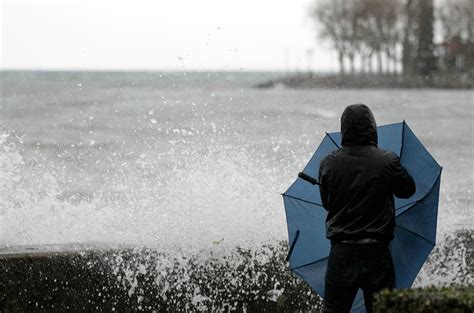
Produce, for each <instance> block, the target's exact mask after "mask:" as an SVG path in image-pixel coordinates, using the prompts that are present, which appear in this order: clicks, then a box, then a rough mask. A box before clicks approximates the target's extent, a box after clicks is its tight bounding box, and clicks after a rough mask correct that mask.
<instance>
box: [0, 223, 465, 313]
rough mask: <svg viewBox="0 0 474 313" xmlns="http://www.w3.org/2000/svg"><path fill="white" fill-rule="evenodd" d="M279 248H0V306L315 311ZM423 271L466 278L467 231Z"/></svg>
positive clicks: (315, 303) (283, 246) (314, 299)
mask: <svg viewBox="0 0 474 313" xmlns="http://www.w3.org/2000/svg"><path fill="white" fill-rule="evenodd" d="M287 251H288V250H287V243H286V242H276V243H272V244H269V245H264V246H260V247H256V248H254V249H242V248H238V247H236V248H235V249H234V250H232V251H230V252H228V253H226V254H222V253H220V254H217V253H216V254H214V253H213V252H212V251H211V252H207V253H206V254H205V255H183V254H181V255H178V254H176V253H174V254H170V253H166V252H160V251H157V250H153V249H149V248H137V247H134V248H130V247H114V248H110V247H109V248H107V247H106V246H103V247H99V246H93V245H91V246H82V248H81V246H80V245H78V246H76V247H74V248H71V246H68V247H60V246H55V247H54V248H51V247H48V246H43V247H30V248H25V247H21V248H19V249H8V250H1V249H0V312H2V313H3V312H198V311H204V312H210V311H211V312H216V311H219V312H243V311H246V312H297V311H300V312H318V311H320V309H321V300H320V298H319V297H318V296H317V295H316V294H315V293H314V292H313V291H312V290H311V289H310V288H309V287H308V286H307V285H306V283H304V282H303V281H302V280H300V279H299V278H298V277H296V276H295V275H294V274H292V273H291V272H290V271H289V269H288V264H287V263H286V262H285V258H286V254H287ZM449 275H452V278H449V277H450V276H449ZM425 276H426V277H428V279H431V278H430V277H438V278H439V277H448V278H447V280H448V281H449V282H451V281H450V280H452V283H453V284H464V285H465V284H472V281H473V280H474V232H473V231H472V230H465V231H460V232H457V233H455V234H453V235H450V236H449V237H448V238H445V239H443V241H442V243H440V244H439V245H438V246H437V247H436V248H435V250H434V251H433V253H432V255H431V256H430V260H428V266H427V269H426V272H425ZM424 283H425V284H426V282H424Z"/></svg>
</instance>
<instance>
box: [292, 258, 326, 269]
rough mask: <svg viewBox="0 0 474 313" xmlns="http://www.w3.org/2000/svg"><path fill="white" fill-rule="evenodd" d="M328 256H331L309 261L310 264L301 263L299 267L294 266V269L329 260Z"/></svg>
mask: <svg viewBox="0 0 474 313" xmlns="http://www.w3.org/2000/svg"><path fill="white" fill-rule="evenodd" d="M328 258H329V257H324V258H322V259H319V260H317V261H314V262H311V263H308V264H304V265H300V266H298V267H295V268H292V270H297V269H299V268H302V267H305V266H309V265H313V264H316V263H319V262H322V261H325V260H327V259H328Z"/></svg>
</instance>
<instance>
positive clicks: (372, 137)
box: [341, 103, 377, 146]
mask: <svg viewBox="0 0 474 313" xmlns="http://www.w3.org/2000/svg"><path fill="white" fill-rule="evenodd" d="M341 134H342V141H341V143H342V145H343V146H366V145H374V146H376V145H377V124H376V123H375V118H374V115H373V114H372V111H370V109H369V107H368V106H366V105H365V104H361V103H358V104H352V105H350V106H348V107H347V108H346V109H345V110H344V112H343V113H342V116H341Z"/></svg>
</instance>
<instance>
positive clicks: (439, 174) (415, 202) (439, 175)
mask: <svg viewBox="0 0 474 313" xmlns="http://www.w3.org/2000/svg"><path fill="white" fill-rule="evenodd" d="M442 170H443V168H442V167H440V170H439V172H438V177H437V178H436V180H435V182H434V184H433V185H432V186H431V188H430V190H428V192H427V193H426V194H425V195H424V196H423V197H421V198H420V199H418V200H415V201H413V202H410V203H408V204H405V205H402V206H401V207H399V208H396V209H395V210H400V209H403V208H405V207H407V206H410V205H412V204H417V203H419V202H421V201H423V200H425V198H426V197H428V195H429V194H430V193H431V192H432V191H433V189H434V188H435V186H436V184H437V183H438V181H439V179H440V178H441V172H442ZM404 213H405V212H403V213H402V214H404Z"/></svg>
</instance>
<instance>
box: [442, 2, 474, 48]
mask: <svg viewBox="0 0 474 313" xmlns="http://www.w3.org/2000/svg"><path fill="white" fill-rule="evenodd" d="M436 13H437V14H436V15H437V17H438V20H439V21H440V23H441V36H442V38H443V41H444V42H449V41H451V40H452V39H453V38H455V37H458V38H459V39H461V41H462V42H464V43H467V42H470V43H474V1H473V0H457V1H452V0H451V1H449V0H448V1H444V2H442V3H441V5H440V6H439V8H438V10H437V12H436Z"/></svg>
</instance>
